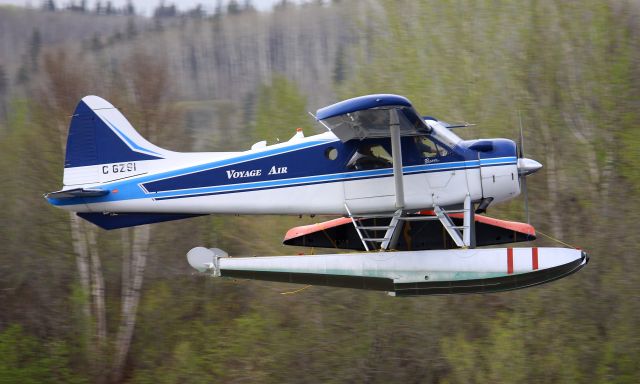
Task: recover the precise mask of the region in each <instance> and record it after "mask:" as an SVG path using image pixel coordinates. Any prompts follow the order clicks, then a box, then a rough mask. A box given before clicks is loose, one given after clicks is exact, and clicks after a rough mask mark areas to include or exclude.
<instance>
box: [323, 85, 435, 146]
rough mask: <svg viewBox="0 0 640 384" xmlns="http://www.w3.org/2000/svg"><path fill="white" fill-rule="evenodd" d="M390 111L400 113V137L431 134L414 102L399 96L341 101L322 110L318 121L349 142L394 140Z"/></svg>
mask: <svg viewBox="0 0 640 384" xmlns="http://www.w3.org/2000/svg"><path fill="white" fill-rule="evenodd" d="M390 111H396V113H397V116H398V120H399V121H398V123H399V128H400V136H420V135H426V134H428V133H429V132H430V131H431V128H429V126H427V124H425V122H424V120H423V119H422V117H420V115H419V114H418V113H417V112H416V110H415V109H414V108H413V106H412V105H411V102H410V101H409V100H408V99H407V98H405V97H402V96H398V95H387V94H380V95H366V96H361V97H356V98H353V99H349V100H345V101H341V102H339V103H336V104H333V105H330V106H328V107H324V108H321V109H319V110H318V111H317V112H316V119H318V121H320V122H321V123H322V124H324V125H325V127H327V128H328V129H329V130H331V132H333V133H334V134H335V135H336V136H338V138H339V139H340V140H341V141H342V142H346V141H349V140H353V139H359V140H363V139H365V138H381V137H391V131H390V129H389V127H390V126H391V123H392V121H391V117H390V116H391V113H390Z"/></svg>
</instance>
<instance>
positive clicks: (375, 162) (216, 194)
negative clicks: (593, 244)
mask: <svg viewBox="0 0 640 384" xmlns="http://www.w3.org/2000/svg"><path fill="white" fill-rule="evenodd" d="M313 117H314V118H315V120H316V121H317V122H318V123H319V124H320V125H321V126H323V127H324V128H326V132H324V133H321V134H316V135H313V136H305V135H304V133H303V132H302V130H300V129H298V130H297V132H295V134H294V135H293V137H291V139H290V140H288V141H286V142H280V143H276V144H273V145H267V142H266V141H262V142H258V143H256V144H254V145H253V146H252V147H251V148H250V149H248V150H244V151H239V152H208V153H180V152H173V151H169V150H166V149H163V148H160V147H157V146H156V145H154V144H152V143H150V142H148V141H147V140H146V139H144V138H143V137H142V136H141V135H140V134H139V133H138V132H136V130H135V129H134V128H133V127H132V125H131V124H130V123H129V122H128V121H127V119H126V118H125V117H124V116H123V115H122V113H120V112H119V110H118V109H117V108H115V107H114V106H113V105H111V104H110V103H109V102H107V101H106V100H104V99H102V98H100V97H97V96H86V97H84V98H83V99H82V100H81V101H80V102H79V103H78V105H77V107H76V109H75V112H74V113H73V116H72V118H71V123H70V127H69V133H68V138H67V146H66V156H65V162H64V175H63V184H64V186H63V188H62V189H61V190H59V191H56V192H51V193H47V194H45V198H46V199H47V200H48V202H49V203H51V204H52V205H54V206H56V207H59V208H62V209H66V210H70V211H74V212H76V213H77V215H78V216H80V217H81V218H83V219H85V220H88V221H89V222H91V223H93V224H95V225H97V226H99V227H101V228H103V229H105V230H112V229H118V228H125V227H131V226H137V225H145V224H151V223H158V222H164V221H171V220H179V219H186V218H190V217H196V216H201V215H210V214H234V215H311V216H312V217H314V216H316V215H318V216H321V217H327V218H328V217H333V218H332V219H330V220H328V221H324V222H319V223H316V224H312V225H305V226H300V227H296V228H292V229H291V230H289V231H288V232H287V233H286V234H285V236H284V241H283V243H284V244H286V245H295V246H303V247H314V248H333V249H337V250H339V251H335V252H337V253H328V254H317V255H315V254H314V255H290V256H261V257H230V256H229V255H228V254H227V253H226V252H224V251H222V250H220V249H217V248H210V249H208V248H205V247H195V248H193V249H192V250H191V251H189V253H188V254H187V259H188V262H189V263H190V265H191V266H192V267H194V268H195V269H197V270H198V271H200V272H202V273H206V274H209V275H211V276H213V277H229V278H235V279H256V280H267V281H275V282H287V283H296V284H308V285H322V286H332V287H344V288H359V289H367V290H377V291H386V292H387V293H388V294H389V295H391V296H417V295H430V294H466V293H489V292H498V291H507V290H513V289H519V288H526V287H530V286H534V285H539V284H542V283H546V282H550V281H553V280H556V279H560V278H562V277H565V276H568V275H570V274H572V273H574V272H576V271H578V270H580V269H581V268H582V267H584V266H585V265H586V263H587V261H588V256H587V254H586V253H585V252H584V251H582V250H579V249H571V248H560V247H511V246H508V247H502V248H501V247H497V246H498V245H501V244H510V243H518V242H526V241H531V240H534V239H535V238H536V232H535V229H534V228H533V227H532V226H531V225H529V224H528V223H518V222H513V221H506V220H499V219H495V218H490V217H488V216H485V215H484V213H485V212H486V210H487V208H488V207H489V206H490V205H493V204H497V203H500V202H504V201H507V200H510V199H513V198H515V197H517V196H518V195H519V194H520V193H521V190H522V189H524V188H522V187H521V186H526V184H525V178H526V177H527V176H528V175H531V174H533V173H534V172H536V171H537V170H539V169H540V168H542V165H541V164H540V163H538V162H537V161H535V160H532V159H529V158H526V157H524V155H523V153H522V146H520V150H518V145H516V143H515V142H514V141H512V140H508V139H479V140H463V139H462V138H460V137H459V136H458V135H457V134H456V133H454V128H458V127H459V125H455V124H449V123H446V122H444V121H440V120H438V119H436V118H434V117H429V116H421V115H420V114H418V112H417V111H416V109H415V108H414V107H413V105H412V104H411V102H410V101H409V100H408V99H407V98H405V97H402V96H399V95H392V94H375V95H366V96H361V97H356V98H353V99H349V100H345V101H341V102H338V103H336V104H333V105H330V106H327V107H324V108H321V109H319V110H317V112H316V113H315V115H313ZM462 125H466V124H462ZM487 246H490V247H489V248H479V247H487ZM329 252H331V251H329Z"/></svg>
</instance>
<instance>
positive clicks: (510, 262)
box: [507, 248, 513, 274]
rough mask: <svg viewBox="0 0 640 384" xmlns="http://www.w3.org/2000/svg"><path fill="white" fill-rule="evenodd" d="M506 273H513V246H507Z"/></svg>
mask: <svg viewBox="0 0 640 384" xmlns="http://www.w3.org/2000/svg"><path fill="white" fill-rule="evenodd" d="M507 273H508V274H512V273H513V248H507Z"/></svg>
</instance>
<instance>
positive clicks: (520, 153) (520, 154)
mask: <svg viewBox="0 0 640 384" xmlns="http://www.w3.org/2000/svg"><path fill="white" fill-rule="evenodd" d="M518 122H519V123H520V142H519V143H518V157H519V158H521V159H522V158H523V157H524V134H523V133H522V114H521V113H520V111H519V110H518Z"/></svg>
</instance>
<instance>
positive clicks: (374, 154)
mask: <svg viewBox="0 0 640 384" xmlns="http://www.w3.org/2000/svg"><path fill="white" fill-rule="evenodd" d="M392 165H393V162H392V160H391V155H390V154H389V152H387V150H386V149H384V147H383V146H382V145H380V144H371V143H363V144H360V146H359V147H358V150H357V151H356V153H355V154H354V155H353V156H352V157H351V160H349V162H348V163H347V168H348V169H351V170H356V171H362V170H367V169H380V168H391V166H392Z"/></svg>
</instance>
